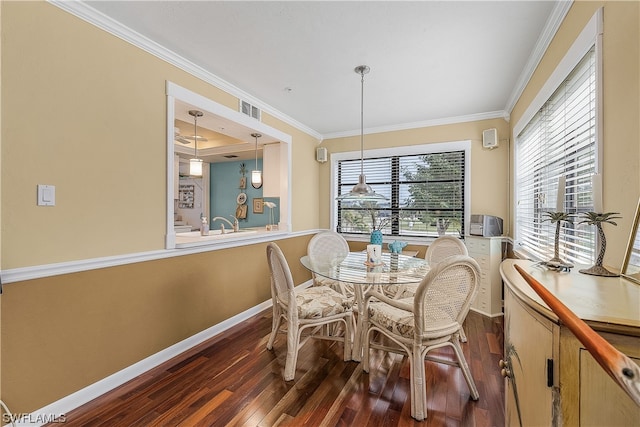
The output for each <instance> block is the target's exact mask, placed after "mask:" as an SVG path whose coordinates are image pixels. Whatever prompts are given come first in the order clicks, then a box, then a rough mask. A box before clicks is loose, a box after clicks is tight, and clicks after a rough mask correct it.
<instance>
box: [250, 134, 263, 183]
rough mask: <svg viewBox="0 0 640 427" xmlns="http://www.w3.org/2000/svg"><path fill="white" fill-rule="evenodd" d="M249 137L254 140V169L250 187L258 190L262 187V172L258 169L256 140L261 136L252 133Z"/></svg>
mask: <svg viewBox="0 0 640 427" xmlns="http://www.w3.org/2000/svg"><path fill="white" fill-rule="evenodd" d="M251 136H252V137H254V138H255V139H256V168H255V169H254V170H252V171H251V186H252V187H253V188H256V189H258V188H260V187H262V171H261V170H260V169H258V138H260V137H261V136H262V135H261V134H259V133H252V134H251Z"/></svg>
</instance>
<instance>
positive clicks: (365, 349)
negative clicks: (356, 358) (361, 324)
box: [360, 330, 373, 373]
mask: <svg viewBox="0 0 640 427" xmlns="http://www.w3.org/2000/svg"><path fill="white" fill-rule="evenodd" d="M371 332H373V331H370V330H368V331H367V332H366V333H365V336H364V341H363V342H362V346H361V347H360V348H361V350H362V370H363V371H364V372H366V373H369V351H370V350H369V340H370V339H371Z"/></svg>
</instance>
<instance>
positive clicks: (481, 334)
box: [50, 310, 504, 427]
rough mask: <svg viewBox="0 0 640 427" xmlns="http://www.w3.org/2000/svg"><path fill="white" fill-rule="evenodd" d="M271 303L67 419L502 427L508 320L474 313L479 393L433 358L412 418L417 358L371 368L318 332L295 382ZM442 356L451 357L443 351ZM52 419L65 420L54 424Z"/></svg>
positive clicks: (87, 425) (74, 422)
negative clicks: (270, 344) (417, 415)
mask: <svg viewBox="0 0 640 427" xmlns="http://www.w3.org/2000/svg"><path fill="white" fill-rule="evenodd" d="M270 330H271V310H268V311H265V312H263V313H261V314H259V315H256V316H254V317H253V318H251V319H249V320H247V321H245V322H243V323H242V324H240V325H237V326H235V327H234V328H232V329H230V330H228V331H225V332H224V333H222V334H220V335H218V336H216V337H214V338H212V339H211V340H209V341H207V342H205V343H203V344H201V345H199V346H198V347H197V348H194V349H191V350H190V351H189V352H187V353H185V354H183V355H181V356H179V357H176V358H175V359H173V360H171V361H168V362H166V363H165V364H163V365H161V366H159V367H157V368H154V369H153V370H151V371H149V372H147V373H145V374H144V375H141V376H140V377H138V378H136V379H134V380H132V381H130V382H129V383H127V384H124V385H122V386H121V387H119V388H117V389H115V390H113V391H111V392H109V393H107V394H105V395H104V396H101V397H99V398H97V399H95V400H94V401H92V402H89V403H87V404H86V405H84V406H82V407H80V408H78V409H76V410H74V411H72V412H71V413H69V414H67V417H66V422H65V424H64V425H65V426H66V427H72V426H83V427H99V426H109V427H114V426H127V427H128V426H145V427H146V426H189V427H191V426H207V427H209V426H227V425H228V426H302V425H305V426H398V427H400V426H421V427H431V426H447V427H449V426H478V427H485V426H489V427H491V426H503V425H504V410H503V406H504V405H503V402H504V383H503V379H502V377H501V376H500V372H499V371H500V370H499V368H498V361H499V360H500V359H501V357H502V348H503V333H502V331H503V323H502V318H501V317H499V318H494V319H490V318H487V317H484V316H481V315H479V314H477V313H474V312H471V313H470V314H469V316H468V317H467V321H466V323H465V330H466V332H467V337H468V340H469V341H468V343H466V344H463V349H464V352H465V355H466V356H467V361H468V362H469V365H470V368H471V371H472V373H473V377H474V379H475V382H476V385H477V387H478V391H479V392H480V400H478V401H473V400H471V399H470V397H469V390H468V388H467V385H466V383H465V381H464V378H463V376H462V372H461V370H460V369H459V368H456V367H453V366H449V365H446V364H437V363H434V362H425V363H426V367H427V371H426V372H427V384H426V387H427V403H428V409H427V411H428V412H427V419H426V420H424V421H421V422H418V421H415V420H414V419H413V418H411V416H410V410H411V402H410V387H409V362H408V360H407V358H406V357H403V356H401V355H397V354H388V353H384V352H382V351H380V350H372V352H371V372H370V373H369V374H365V373H364V372H362V368H361V365H360V364H359V363H357V362H353V361H349V362H344V361H343V360H342V344H341V343H339V342H330V341H324V340H309V341H308V342H307V343H306V344H305V345H304V346H303V348H302V349H301V350H300V356H299V359H298V365H297V369H296V377H295V380H294V381H290V382H285V381H284V380H283V379H282V372H283V369H284V359H285V355H286V336H285V335H279V336H278V338H277V340H276V343H275V345H274V349H273V351H268V350H267V349H266V343H267V339H268V336H269V333H270ZM439 355H440V356H444V357H449V356H451V357H452V352H450V351H449V350H448V349H442V350H440V353H439ZM50 425H51V426H55V425H59V424H55V423H53V424H50Z"/></svg>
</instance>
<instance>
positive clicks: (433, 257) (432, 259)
mask: <svg viewBox="0 0 640 427" xmlns="http://www.w3.org/2000/svg"><path fill="white" fill-rule="evenodd" d="M468 254H469V252H468V251H467V247H466V246H465V244H464V242H463V241H462V239H459V238H458V237H455V236H448V235H445V236H440V237H438V238H437V239H435V240H434V241H433V242H432V243H431V244H430V245H429V246H428V247H427V252H426V253H425V254H424V259H425V260H426V261H427V263H429V265H430V266H434V265H436V264H438V263H439V262H442V261H443V260H445V259H447V258H449V257H451V256H455V255H468ZM417 287H418V285H417V284H410V285H404V287H403V288H402V291H401V292H398V294H397V295H396V298H398V299H401V298H409V297H412V296H413V295H415V293H416V289H417ZM460 340H461V341H462V342H467V335H466V334H465V333H464V328H463V327H462V326H461V327H460Z"/></svg>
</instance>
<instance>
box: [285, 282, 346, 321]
mask: <svg viewBox="0 0 640 427" xmlns="http://www.w3.org/2000/svg"><path fill="white" fill-rule="evenodd" d="M351 304H352V303H351V302H350V301H349V300H348V299H347V298H345V297H344V295H342V294H341V293H339V292H336V291H334V290H333V289H331V288H330V287H328V286H312V287H310V288H306V289H304V290H302V291H300V292H296V305H297V306H298V318H299V319H317V318H320V317H327V316H333V315H335V314H341V313H344V312H346V311H349V310H351Z"/></svg>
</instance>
